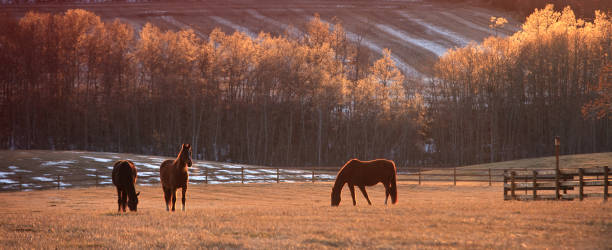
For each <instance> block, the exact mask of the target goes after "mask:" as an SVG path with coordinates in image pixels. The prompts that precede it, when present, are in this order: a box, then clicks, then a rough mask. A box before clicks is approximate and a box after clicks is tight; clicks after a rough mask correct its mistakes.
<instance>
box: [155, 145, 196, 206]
mask: <svg viewBox="0 0 612 250" xmlns="http://www.w3.org/2000/svg"><path fill="white" fill-rule="evenodd" d="M191 164H192V163H191V146H189V144H183V145H181V151H180V152H179V154H178V156H177V157H176V159H174V160H166V161H164V162H162V164H161V167H160V168H159V176H160V177H161V178H160V179H161V183H162V188H163V189H164V197H165V199H166V211H169V205H170V199H172V211H174V204H175V203H176V190H177V189H178V188H182V191H183V211H185V192H187V182H188V179H189V173H188V172H187V167H188V166H189V167H191Z"/></svg>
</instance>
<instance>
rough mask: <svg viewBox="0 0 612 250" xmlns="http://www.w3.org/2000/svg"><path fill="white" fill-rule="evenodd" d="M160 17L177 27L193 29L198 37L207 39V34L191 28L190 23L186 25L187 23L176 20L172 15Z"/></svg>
mask: <svg viewBox="0 0 612 250" xmlns="http://www.w3.org/2000/svg"><path fill="white" fill-rule="evenodd" d="M160 18H161V19H162V20H164V21H166V22H168V23H170V24H172V25H174V26H176V27H178V28H181V29H183V30H193V33H195V34H196V35H198V36H199V37H200V38H203V39H208V36H207V35H206V34H204V33H202V32H199V31H197V30H195V29H193V28H192V27H191V26H190V25H187V24H185V23H183V22H181V21H179V20H176V19H175V18H174V17H173V16H161V17H160Z"/></svg>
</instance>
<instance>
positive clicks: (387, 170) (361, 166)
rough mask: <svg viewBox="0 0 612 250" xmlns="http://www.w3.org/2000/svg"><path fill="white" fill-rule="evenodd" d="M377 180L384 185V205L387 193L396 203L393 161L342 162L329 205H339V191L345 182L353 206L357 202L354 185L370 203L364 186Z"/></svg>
mask: <svg viewBox="0 0 612 250" xmlns="http://www.w3.org/2000/svg"><path fill="white" fill-rule="evenodd" d="M379 182H382V184H383V186H385V205H386V204H387V200H388V199H389V195H391V201H392V202H393V204H395V203H397V183H396V169H395V163H394V162H393V161H391V160H385V159H377V160H373V161H360V160H357V159H352V160H350V161H348V162H347V163H346V164H344V166H343V167H342V168H341V169H340V171H339V172H338V176H336V183H334V187H333V188H332V193H331V205H332V206H338V205H340V192H341V191H342V187H344V184H345V183H348V186H349V189H350V190H351V196H352V197H353V206H355V205H357V202H355V186H357V187H359V189H360V190H361V193H363V196H365V198H366V200H368V204H370V205H372V202H370V198H368V193H367V192H366V189H365V187H366V186H374V185H376V184H377V183H379Z"/></svg>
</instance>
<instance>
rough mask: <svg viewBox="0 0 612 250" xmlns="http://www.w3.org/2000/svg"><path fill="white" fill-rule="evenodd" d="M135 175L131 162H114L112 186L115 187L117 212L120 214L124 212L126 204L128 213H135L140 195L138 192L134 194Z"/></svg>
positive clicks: (134, 168)
mask: <svg viewBox="0 0 612 250" xmlns="http://www.w3.org/2000/svg"><path fill="white" fill-rule="evenodd" d="M137 175H138V173H137V171H136V167H135V166H134V163H132V162H131V161H127V160H126V161H117V162H115V165H114V166H113V184H114V185H115V187H117V196H118V198H117V203H118V204H119V208H118V212H121V210H123V212H125V205H126V203H127V206H128V207H129V208H130V211H136V209H137V206H138V195H140V192H138V193H136V189H135V188H134V184H135V183H136V178H137ZM128 199H129V200H128Z"/></svg>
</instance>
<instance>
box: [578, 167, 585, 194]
mask: <svg viewBox="0 0 612 250" xmlns="http://www.w3.org/2000/svg"><path fill="white" fill-rule="evenodd" d="M578 178H579V180H578V183H579V185H580V193H579V194H578V197H579V198H580V200H583V199H584V169H583V168H579V169H578Z"/></svg>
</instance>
